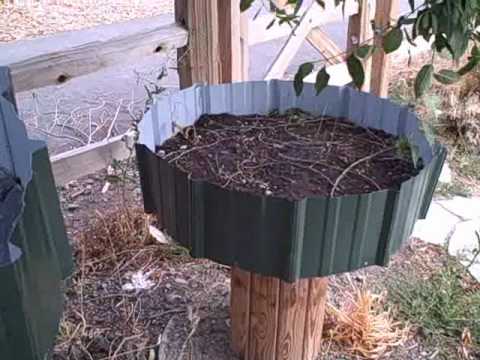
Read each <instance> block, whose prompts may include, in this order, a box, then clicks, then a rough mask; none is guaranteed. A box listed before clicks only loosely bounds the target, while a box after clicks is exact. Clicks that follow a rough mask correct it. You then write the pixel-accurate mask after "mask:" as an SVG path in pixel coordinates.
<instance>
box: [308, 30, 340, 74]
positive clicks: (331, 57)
mask: <svg viewBox="0 0 480 360" xmlns="http://www.w3.org/2000/svg"><path fill="white" fill-rule="evenodd" d="M307 40H308V42H309V43H310V44H311V45H312V46H313V47H314V48H315V49H317V51H318V52H319V53H320V54H321V55H322V56H323V57H324V58H325V59H326V62H327V64H330V65H334V64H339V63H341V62H342V60H343V58H342V56H338V54H341V53H342V52H343V50H342V49H340V47H339V46H338V45H337V44H336V43H335V42H334V41H333V40H332V39H330V37H329V36H328V35H327V34H326V33H325V32H324V31H323V30H322V29H321V28H320V27H316V28H313V29H312V30H311V31H310V34H308V37H307Z"/></svg>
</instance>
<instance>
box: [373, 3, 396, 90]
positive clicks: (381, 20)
mask: <svg viewBox="0 0 480 360" xmlns="http://www.w3.org/2000/svg"><path fill="white" fill-rule="evenodd" d="M398 11H399V1H398V0H383V1H379V0H377V2H376V9H375V26H376V27H377V28H379V29H384V28H386V27H387V26H388V25H389V24H390V22H391V21H392V19H395V18H396V17H397V16H398ZM375 44H376V45H377V46H378V47H379V50H378V51H375V53H374V54H373V58H372V81H371V91H372V93H374V94H375V95H377V96H380V97H387V95H388V85H389V78H388V67H389V64H390V57H389V56H388V55H387V54H385V52H384V51H383V50H382V34H380V33H379V34H376V36H375Z"/></svg>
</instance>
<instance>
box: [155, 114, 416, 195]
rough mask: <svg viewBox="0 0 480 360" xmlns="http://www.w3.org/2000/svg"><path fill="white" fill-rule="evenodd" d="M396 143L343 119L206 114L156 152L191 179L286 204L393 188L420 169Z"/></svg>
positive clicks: (304, 116) (380, 134) (379, 132)
mask: <svg viewBox="0 0 480 360" xmlns="http://www.w3.org/2000/svg"><path fill="white" fill-rule="evenodd" d="M398 141H399V139H398V138H396V137H394V136H392V135H390V134H387V133H385V132H384V131H379V130H376V129H371V128H362V127H359V126H357V125H356V124H354V123H352V122H350V121H348V120H346V119H334V118H331V117H314V116H312V115H309V114H306V113H303V112H300V111H297V110H291V111H288V112H287V113H285V114H283V115H279V114H272V115H269V116H261V115H251V116H242V117H238V116H234V115H229V114H222V115H206V116H203V117H202V118H200V119H199V120H198V121H197V122H196V123H195V124H194V126H191V127H187V128H184V129H182V131H180V132H179V133H178V134H177V135H176V136H174V137H172V138H170V139H168V140H167V141H166V142H165V143H164V144H162V145H161V146H160V147H159V148H158V154H159V156H161V157H162V158H164V159H166V160H167V161H169V162H170V163H172V164H175V165H176V166H177V167H178V168H179V169H181V170H182V171H184V172H186V173H188V174H189V175H190V176H191V178H192V179H195V180H206V181H209V182H211V183H214V184H216V185H219V186H221V187H223V188H226V189H230V190H239V191H245V192H251V193H254V194H259V195H268V196H275V197H279V198H286V199H302V198H305V197H310V196H340V195H352V194H363V193H369V192H373V191H377V190H384V189H388V188H395V187H398V186H399V185H400V184H401V183H402V182H403V181H405V180H407V179H409V178H410V177H412V176H414V175H415V174H416V173H417V171H416V169H415V167H414V165H413V162H412V161H411V157H410V155H407V156H404V155H402V154H400V153H399V151H398Z"/></svg>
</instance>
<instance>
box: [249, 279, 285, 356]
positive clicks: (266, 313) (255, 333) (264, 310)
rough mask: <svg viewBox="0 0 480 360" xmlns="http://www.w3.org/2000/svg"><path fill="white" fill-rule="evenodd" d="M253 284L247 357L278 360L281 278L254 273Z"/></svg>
mask: <svg viewBox="0 0 480 360" xmlns="http://www.w3.org/2000/svg"><path fill="white" fill-rule="evenodd" d="M251 286H252V288H251V292H250V294H251V295H250V296H251V298H250V329H249V339H248V343H249V344H248V345H249V346H248V357H247V359H251V360H276V359H277V357H276V353H275V350H276V346H277V332H278V310H279V302H278V300H279V293H280V280H279V279H276V278H273V277H266V276H260V275H256V274H253V275H252V284H251Z"/></svg>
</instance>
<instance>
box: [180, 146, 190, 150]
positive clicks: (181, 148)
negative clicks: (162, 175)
mask: <svg viewBox="0 0 480 360" xmlns="http://www.w3.org/2000/svg"><path fill="white" fill-rule="evenodd" d="M187 149H188V145H182V146H180V150H187Z"/></svg>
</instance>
